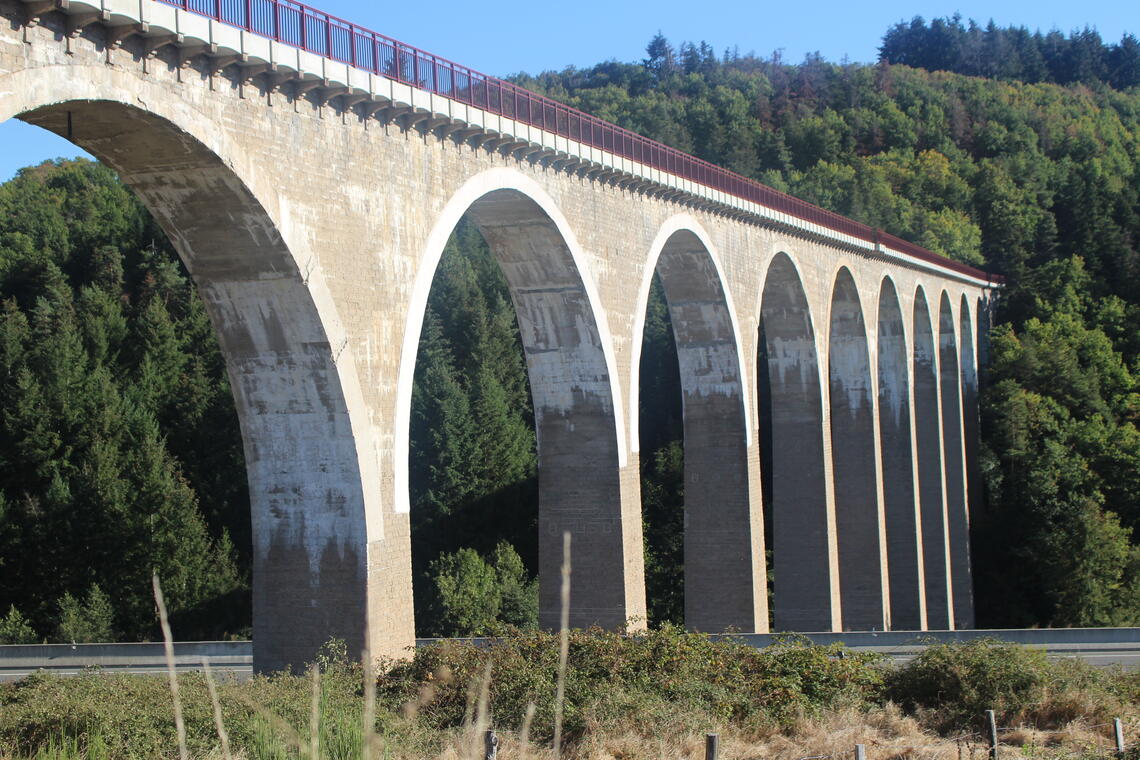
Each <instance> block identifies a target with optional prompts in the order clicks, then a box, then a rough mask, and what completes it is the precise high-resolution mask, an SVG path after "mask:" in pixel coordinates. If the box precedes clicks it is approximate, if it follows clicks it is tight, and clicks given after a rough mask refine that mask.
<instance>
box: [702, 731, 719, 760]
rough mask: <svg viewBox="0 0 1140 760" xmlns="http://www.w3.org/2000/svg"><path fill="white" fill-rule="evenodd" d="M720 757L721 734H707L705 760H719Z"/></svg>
mask: <svg viewBox="0 0 1140 760" xmlns="http://www.w3.org/2000/svg"><path fill="white" fill-rule="evenodd" d="M719 755H720V734H705V760H717V758H718V757H719Z"/></svg>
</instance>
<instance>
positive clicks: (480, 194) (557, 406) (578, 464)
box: [395, 169, 645, 628]
mask: <svg viewBox="0 0 1140 760" xmlns="http://www.w3.org/2000/svg"><path fill="white" fill-rule="evenodd" d="M464 215H466V216H467V218H468V219H470V220H471V221H472V222H473V223H474V224H475V226H476V227H477V228H478V229H479V230H480V232H481V233H482V234H483V237H484V238H485V239H486V241H487V243H488V245H489V246H490V248H491V251H492V253H493V254H494V256H495V258H496V260H497V261H498V263H499V266H500V267H501V268H502V270H503V274H504V275H505V277H506V279H507V283H508V286H509V289H510V293H511V299H512V301H513V303H514V307H515V313H516V316H517V318H518V323H519V329H520V333H521V336H522V343H523V349H524V351H525V354H526V362H527V370H528V374H529V378H530V387H531V397H532V398H533V401H534V415H535V426H536V429H537V430H536V431H537V436H538V462H539V465H538V469H539V541H538V544H539V621H540V624H541V625H542V626H544V627H546V628H557V627H558V620H559V612H560V592H559V588H560V572H559V568H560V565H561V563H562V535H563V533H564V532H569V533H570V534H571V536H572V552H573V574H572V579H571V593H570V625H571V626H574V627H587V626H591V625H602V626H605V627H609V628H615V627H619V626H622V625H624V624H625V623H626V622H627V621H628V620H629V619H630V618H634V619H636V620H640V621H641V622H642V623H644V619H645V585H644V569H643V564H644V558H643V556H642V535H641V513H640V501H639V481H638V478H637V472H636V468H630V467H627V452H626V448H625V443H624V442H625V433H624V428H623V425H622V415H623V412H622V408H621V406H622V405H621V396H620V394H619V393H618V387H617V381H616V373H615V370H614V367H615V361H614V357H613V348H612V339H611V336H610V334H609V328H608V325H607V323H606V317H605V312H604V311H603V310H602V309H601V307H600V305H599V299H598V295H597V292H596V288H595V285H594V283H593V282H592V281H591V279H590V277H589V276H588V274H587V270H586V267H585V264H584V263H583V262H584V256H583V254H582V251H581V247H580V246H579V245H578V243H577V240H576V237H575V235H574V233H573V231H572V229H571V228H570V225H569V223H568V222H567V220H566V219H565V217H564V216H563V215H562V214H561V212H560V211H559V210H558V208H557V205H556V204H555V203H554V201H553V199H551V198H550V197H549V196H548V195H547V194H546V193H545V192H544V191H543V190H542V189H541V188H540V187H538V185H537V184H535V183H534V182H533V181H532V180H530V179H528V178H527V177H525V176H523V175H522V174H520V173H518V172H515V171H511V170H507V169H491V170H488V171H486V172H483V173H482V174H479V175H477V176H475V177H473V178H472V179H470V180H468V181H467V182H466V183H465V184H464V185H463V186H462V187H461V188H460V189H459V190H458V191H457V192H456V193H455V194H454V195H453V196H452V197H451V198H450V199H449V200H448V202H447V203H446V205H445V206H444V208H443V209H442V210H441V211H440V212H439V213H437V214H436V215H435V223H434V224H433V226H432V230H431V232H430V234H429V236H428V242H427V245H426V248H425V251H424V253H423V255H422V257H421V260H420V266H419V270H418V272H417V274H416V279H415V282H414V285H413V288H412V296H411V303H410V306H409V309H408V317H407V323H406V328H405V331H404V344H403V357H402V361H401V364H400V378H399V383H398V388H397V401H396V431H397V435H396V442H397V443H396V463H395V467H396V479H397V490H396V492H397V498H398V499H401V502H400V503H399V504H398V505H397V509H398V510H406V509H407V508H408V506H407V468H408V448H407V431H408V425H409V421H410V411H411V383H412V376H413V374H414V368H415V355H416V349H417V346H418V344H419V335H420V328H421V326H422V323H423V317H424V311H425V309H426V305H427V295H428V291H429V290H430V287H431V280H432V278H433V277H434V275H435V269H436V267H437V265H438V263H439V259H440V256H441V255H442V252H443V247H444V245H445V244H446V242H447V238H448V236H450V234H451V231H452V230H453V229H454V227H455V225H456V224H457V223H458V221H459V218H460V217H461V216H464ZM631 470H632V472H631Z"/></svg>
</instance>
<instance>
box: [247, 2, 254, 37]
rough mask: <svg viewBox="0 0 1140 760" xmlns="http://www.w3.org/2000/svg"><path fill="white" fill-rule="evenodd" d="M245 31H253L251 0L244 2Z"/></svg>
mask: <svg viewBox="0 0 1140 760" xmlns="http://www.w3.org/2000/svg"><path fill="white" fill-rule="evenodd" d="M245 29H246V31H247V32H252V31H253V0H245Z"/></svg>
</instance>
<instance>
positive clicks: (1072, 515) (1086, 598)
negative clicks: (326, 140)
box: [0, 20, 1140, 641]
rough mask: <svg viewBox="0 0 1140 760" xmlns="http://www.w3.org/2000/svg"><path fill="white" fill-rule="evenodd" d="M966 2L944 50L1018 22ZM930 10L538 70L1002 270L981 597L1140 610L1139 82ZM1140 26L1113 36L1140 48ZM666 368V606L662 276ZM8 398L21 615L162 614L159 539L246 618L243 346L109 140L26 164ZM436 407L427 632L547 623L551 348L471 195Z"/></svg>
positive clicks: (660, 41)
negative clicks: (1008, 49) (237, 372)
mask: <svg viewBox="0 0 1140 760" xmlns="http://www.w3.org/2000/svg"><path fill="white" fill-rule="evenodd" d="M940 23H941V24H942V25H941V26H940V27H939V29H943V30H944V27H945V28H950V29H951V32H949V33H948V34H950V35H951V37H953V35H954V34H959V38H958V39H959V43H960V44H959V47H958V48H956V49H957V50H958V51H959V53H958V54H957V55H958V58H957V59H956V58H954V57H953V56H951V57H950V58H949V59H947V60H948V61H949V63H947V64H946V66H947V67H949V68H962V66H963V65H964V64H962V63H961V61H963V60H973V58H971V57H970V56H968V55H966V56H965V57H963V55H964V54H962V53H961V51H962V50H968V49H969V48H968V47H962V45H964V44H965V43H962V42H961V41H962V40H967V41H968V40H970V39H975V38H976V39H981V40H986V39H990V40H997V39H999V38H1001V39H1006V38H1008V39H1013V38H1014V37H1016V36H1017V34H1018V33H1017V31H1016V30H993V29H987V30H985V32H982V31H980V30H978V29H977V28H976V25H972V26H970V27H968V28H967V27H963V26H962V25H961V23H960V22H958V21H953V20H950V21H945V22H944V23H943V22H940ZM954 24H958V27H959V28H958V31H954ZM932 28H933V25H932V26H931V27H930V28H927V26H926V25H925V24H924V23H918V22H916V23H915V24H911V25H910V26H908V27H906V29H905V31H906V34H903V33H902V31H900V28H899V27H896V28H895V29H892V30H891V31H890V32H888V34H887V37H886V38H885V40H884V55H885V56H886V57H885V58H884V61H883V62H881V63H880V64H878V65H872V66H868V65H839V64H833V63H829V62H827V61H824V60H822V59H820V58H818V57H809V58H808V59H806V60H805V61H804V62H802V63H800V64H796V65H791V64H786V63H784V62H782V61H781V60H780V59H779V58H778V57H772V58H759V57H756V56H753V55H740V54H739V53H736V52H729V53H727V54H723V55H718V54H716V53H715V52H714V51H713V50H711V49H710V48H709V47H708V46H707V45H704V44H703V43H702V44H695V45H694V44H689V43H685V44H682V45H679V46H677V47H674V46H673V45H671V44H670V42H669V41H667V40H665V39H664V38H662V37H660V36H658V37H656V38H654V39H653V40H652V41H651V42H650V44H649V46H648V48H647V57H646V59H645V60H644V61H641V62H636V63H618V62H612V61H611V62H606V63H602V64H599V65H597V66H594V67H592V68H589V69H567V70H564V71H560V72H547V73H544V74H541V75H537V76H520V77H519V81H520V82H521V83H522V84H524V85H525V86H527V87H530V88H533V89H535V90H537V91H540V92H542V93H544V94H547V95H549V96H551V97H554V98H557V99H559V100H562V101H565V102H567V103H570V104H572V105H574V106H576V107H579V108H581V109H583V110H585V111H588V112H591V113H594V114H597V115H598V116H601V117H603V118H606V119H610V120H612V121H614V122H616V123H618V124H621V125H623V126H626V127H628V128H630V129H633V130H635V131H637V132H640V133H642V134H645V135H647V136H649V137H652V138H655V139H658V140H661V141H663V142H666V143H668V144H670V145H673V146H676V147H678V148H680V149H683V150H686V151H689V152H692V153H694V154H695V155H697V156H699V157H701V158H704V159H708V160H710V161H713V162H715V163H718V164H720V165H723V166H726V167H728V168H730V169H733V170H735V171H737V172H740V173H741V174H744V175H746V176H749V177H753V178H756V179H759V180H761V181H763V182H766V183H768V184H770V185H773V186H775V187H778V188H780V189H782V190H786V191H788V192H791V193H793V194H795V195H798V196H800V197H803V198H805V199H807V200H810V201H813V202H815V203H818V204H820V205H822V206H825V207H827V208H830V209H833V210H835V211H838V212H840V213H843V214H846V215H849V216H852V217H854V218H856V219H859V220H861V221H863V222H866V223H867V224H871V225H874V226H877V227H881V228H883V229H885V230H887V231H889V232H892V233H894V234H897V235H900V236H902V237H904V238H907V239H909V240H913V241H915V242H917V243H920V244H922V245H925V246H927V247H929V248H931V249H933V250H935V251H938V252H940V253H943V254H945V255H947V256H950V257H952V258H954V259H957V260H960V261H964V262H967V263H970V264H972V265H975V266H980V267H984V268H986V269H988V270H990V271H994V272H998V273H1000V274H1003V275H1005V276H1006V278H1007V288H1006V290H1005V292H1004V293H1003V295H1002V298H1001V301H1000V307H999V310H998V314H997V315H996V326H995V328H994V330H993V334H992V335H991V336H990V349H989V355H990V365H989V367H988V370H987V371H986V373H985V377H984V383H985V386H984V391H983V397H982V415H983V419H982V434H983V447H982V464H983V473H984V477H985V485H986V489H985V491H986V504H985V505H984V507H983V508H982V509H980V510H979V511H977V512H976V513H975V514H974V515H973V523H972V525H973V532H974V535H973V552H974V560H975V565H976V569H975V581H976V598H977V604H978V623H979V625H985V626H1030V625H1055V626H1066V625H1124V624H1137V623H1140V549H1138V545H1140V537H1138V536H1137V532H1136V531H1137V528H1138V524H1140V435H1138V434H1137V429H1136V424H1137V418H1138V415H1140V386H1138V380H1137V373H1140V285H1138V283H1140V176H1138V169H1137V166H1138V161H1137V159H1138V158H1140V89H1138V88H1137V87H1136V86H1135V82H1134V81H1133V80H1130V79H1127V78H1125V79H1121V78H1120V77H1121V76H1125V74H1120V73H1114V72H1117V69H1112V70H1111V71H1108V70H1107V69H1105V68H1104V67H1103V66H1102V67H1101V68H1095V67H1094V69H1093V70H1092V73H1091V74H1088V75H1085V74H1082V73H1081V71H1083V70H1082V69H1079V68H1078V69H1077V70H1076V71H1077V74H1075V75H1074V74H1065V75H1064V76H1060V75H1058V74H1049V75H1041V76H1035V77H1034V78H1035V79H1037V80H1040V81H1037V82H1036V83H1032V84H1028V83H1025V82H1022V81H1017V79H1016V77H1017V76H1020V75H1022V74H1024V71H1020V72H1019V71H1013V70H1009V71H1004V70H1003V71H994V72H974V71H972V70H971V73H993V74H994V75H995V76H997V77H1001V78H992V79H989V78H981V77H973V76H966V75H964V74H959V73H950V72H947V71H928V70H923V69H919V68H911V67H909V66H906V65H901V64H892V63H890V62H889V61H890V60H906V61H908V62H911V63H919V64H924V62H925V61H928V60H931V59H928V58H923V57H922V56H923V55H925V54H926V52H925V51H926V46H928V41H924V40H926V39H927V37H928V36H929V34H931V32H930V29H932ZM997 32H1001V34H997ZM940 33H941V32H940ZM987 34H989V35H991V36H990V37H986V36H985V35H987ZM924 35H925V36H924ZM971 35H973V36H971ZM994 35H996V36H994ZM1002 35H1005V36H1004V37H1003V36H1002ZM1077 37H1079V35H1077V36H1074V37H1073V38H1069V42H1067V43H1066V44H1069V45H1070V46H1072V45H1079V44H1084V43H1081V42H1080V40H1079V39H1077ZM1043 39H1045V38H1043ZM1064 39H1065V38H1062V41H1064ZM1130 39H1131V38H1128V37H1126V38H1125V39H1124V40H1123V41H1122V42H1121V44H1120V45H1119V46H1105V45H1103V44H1101V47H1100V48H1099V52H1098V55H1099V56H1101V57H1100V58H1097V60H1099V61H1116V60H1118V59H1119V60H1120V61H1124V63H1127V62H1128V61H1130V60H1132V58H1129V57H1128V56H1129V55H1131V53H1129V52H1128V51H1130V50H1132V47H1130V46H1131V45H1132V44H1133V42H1134V40H1132V41H1130ZM1054 42H1056V40H1055V39H1054ZM1086 42H1087V40H1086ZM979 44H981V43H979ZM986 44H990V43H986ZM994 44H996V43H994ZM1003 44H1004V43H1003ZM1098 44H1099V43H1098ZM1039 48H1040V50H1039V52H1040V53H1041V55H1042V60H1043V65H1044V66H1045V69H1044V70H1047V71H1050V72H1051V71H1053V70H1054V68H1051V67H1054V64H1055V61H1054V54H1055V50H1054V49H1056V50H1062V49H1064V50H1072V49H1076V48H1073V47H1070V48H1065V47H1064V46H1063V45H1054V47H1053V48H1049V47H1048V46H1046V45H1044V43H1042V45H1039ZM1082 49H1084V48H1082ZM1089 49H1091V47H1090V48H1089ZM1122 51H1123V52H1122ZM1056 55H1061V53H1056ZM1064 55H1070V57H1071V54H1070V53H1064ZM899 56H902V57H901V58H900V57H899ZM1113 56H1116V57H1115V58H1114V57H1113ZM959 59H961V60H959ZM1082 60H1083V59H1082ZM956 61H957V62H956ZM924 65H925V64H924ZM931 65H933V64H931ZM1098 65H1099V64H1098ZM1121 65H1122V66H1124V64H1121ZM1118 68H1119V67H1118ZM1061 70H1062V69H1061V68H1057V71H1061ZM1119 70H1120V71H1123V72H1125V73H1126V72H1127V67H1126V66H1125V67H1124V68H1119ZM1066 71H1068V70H1066ZM1050 79H1052V80H1056V81H1059V82H1063V83H1064V84H1056V83H1051V82H1049V81H1047V80H1050ZM1114 85H1117V87H1114ZM1124 85H1127V87H1126V88H1124V89H1121V86H1124ZM642 386H643V390H642V394H641V398H642V403H643V404H645V405H646V406H649V405H652V406H653V408H654V409H656V410H658V413H656V414H654V415H647V414H643V415H642V416H641V419H642V421H643V422H642V426H643V427H642V430H641V436H642V441H643V445H642V461H643V483H642V495H643V503H644V516H645V519H646V537H647V552H646V554H647V557H646V558H647V574H648V579H647V581H648V586H649V599H650V603H651V610H650V617H651V622H653V623H654V624H659V623H663V622H668V621H673V622H681V620H680V617H681V611H682V601H681V600H682V599H683V596H682V594H683V590H682V588H681V586H680V579H681V577H682V564H681V563H682V556H681V548H680V547H681V525H682V508H681V505H682V504H683V492H682V490H683V489H682V475H681V473H682V467H683V456H684V454H683V446H682V443H681V440H680V439H681V426H680V390H679V387H678V376H677V367H676V356H675V350H674V348H673V344H672V337H671V327H670V326H669V322H668V316H667V312H666V310H665V307H664V302H663V299H662V296H661V294H660V291H659V290H658V289H655V291H654V297H653V299H652V300H651V303H650V307H649V315H648V318H647V320H646V337H645V348H644V354H643V359H642ZM0 398H2V399H3V404H2V406H0V641H28V640H42V639H44V638H48V639H52V640H59V641H71V640H76V641H80V640H93V639H99V638H106V637H109V636H110V637H118V638H127V639H135V638H146V637H151V636H153V635H154V626H153V623H152V622H151V604H150V600H149V583H148V577H149V574H150V572H151V570H152V569H157V570H158V572H159V574H160V575H161V576H162V579H163V583H164V586H166V587H167V588H168V590H169V596H170V598H171V603H172V607H173V609H174V611H175V630H176V632H177V634H178V635H179V637H180V638H192V637H203V638H213V637H221V636H225V635H233V634H238V635H240V634H242V633H243V632H244V631H243V629H244V628H245V626H247V625H248V619H249V601H248V583H249V572H250V570H249V568H250V556H249V554H250V546H249V541H250V539H249V505H248V495H247V493H246V488H245V477H244V468H243V464H242V459H241V441H240V436H239V433H238V429H237V422H236V415H235V414H234V411H233V404H232V399H231V395H230V391H229V388H228V383H227V381H226V377H225V373H224V366H223V361H222V358H221V356H220V353H219V350H218V348H217V345H216V341H215V338H214V335H213V332H212V330H211V328H210V325H209V323H208V320H207V319H206V317H205V314H204V311H203V309H202V306H201V303H200V301H199V299H198V297H197V295H196V294H195V293H194V291H193V288H192V286H191V283H190V282H189V279H188V277H187V276H186V274H185V271H184V270H183V269H182V267H181V265H180V264H179V263H178V262H177V260H176V258H175V256H174V254H173V252H172V250H171V247H170V245H169V243H168V242H167V241H166V240H165V238H164V237H163V236H162V234H161V232H160V231H159V230H158V228H157V225H155V224H154V222H153V221H151V220H150V218H149V217H148V216H147V214H146V213H145V211H144V210H143V209H142V208H141V207H140V205H139V204H138V202H137V201H136V200H134V198H133V197H132V196H131V195H130V194H129V192H128V191H126V190H125V189H124V188H123V187H122V186H121V185H120V184H119V182H118V181H117V179H116V178H115V177H114V176H113V174H112V173H111V172H110V171H108V170H107V169H105V168H102V167H99V166H95V165H91V164H87V163H85V162H64V163H59V164H47V165H44V166H40V167H35V168H30V169H26V170H24V171H23V172H22V173H21V174H20V175H19V176H18V177H17V178H16V179H14V180H12V181H11V182H8V183H6V184H4V185H3V186H0ZM661 410H664V411H661ZM411 436H412V446H411V452H412V457H411V462H410V465H411V472H412V491H413V493H412V500H413V511H412V515H413V565H414V570H415V575H416V597H417V599H416V605H417V624H418V627H419V631H420V633H421V634H440V635H450V634H466V633H482V632H487V631H490V630H494V629H495V627H496V626H497V625H499V624H501V623H502V622H509V623H512V624H515V625H519V626H524V627H525V626H528V625H533V624H534V621H535V609H536V593H535V585H534V573H535V570H536V559H537V557H536V544H537V528H536V524H537V504H536V500H537V496H536V494H537V487H536V483H537V481H536V477H537V475H536V467H537V465H536V456H535V439H534V430H533V414H532V410H531V408H530V400H529V391H528V387H527V382H526V375H525V364H524V362H523V359H522V353H521V347H520V344H519V339H518V331H517V326H516V324H515V321H514V314H513V308H512V306H511V302H510V297H509V293H508V292H507V289H506V284H505V281H504V279H503V277H502V274H501V272H499V270H498V268H497V266H496V265H495V263H494V261H493V259H492V257H491V255H490V254H489V252H488V250H487V247H486V245H485V243H484V242H483V241H482V239H481V237H480V236H479V234H478V232H477V231H475V230H474V229H473V228H472V227H471V226H469V225H467V224H460V226H459V228H457V230H456V233H455V234H454V235H453V238H452V241H451V243H450V244H449V246H448V250H447V252H446V253H445V255H444V258H443V262H442V264H441V266H440V270H439V272H438V273H437V276H436V280H435V284H434V286H433V289H432V294H431V296H430V298H429V310H428V315H427V317H426V320H425V325H424V330H423V337H422V340H421V345H420V354H419V360H418V364H417V371H416V385H415V391H414V399H413V415H412V430H411Z"/></svg>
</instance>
